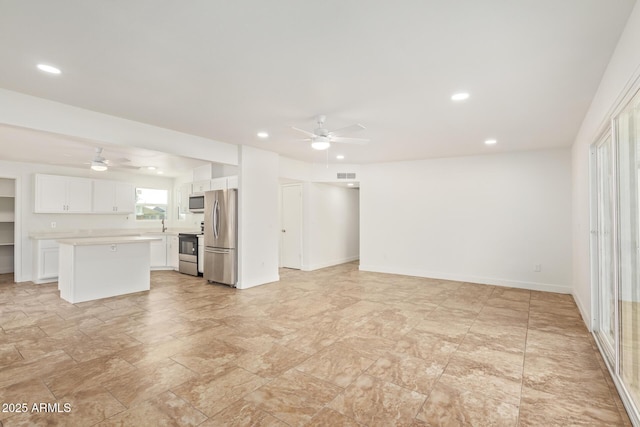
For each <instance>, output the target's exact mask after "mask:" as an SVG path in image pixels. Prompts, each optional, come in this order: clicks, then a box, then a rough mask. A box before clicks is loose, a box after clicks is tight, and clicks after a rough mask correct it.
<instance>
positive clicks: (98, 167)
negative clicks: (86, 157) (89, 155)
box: [87, 147, 140, 172]
mask: <svg viewBox="0 0 640 427" xmlns="http://www.w3.org/2000/svg"><path fill="white" fill-rule="evenodd" d="M102 150H103V149H102V147H96V148H95V155H94V157H93V160H92V161H91V162H90V163H87V164H90V165H91V169H92V170H94V171H97V172H104V171H106V170H107V169H109V168H110V167H113V168H123V169H140V166H134V165H124V164H114V163H113V162H111V161H110V160H107V159H105V158H104V157H103V156H102ZM118 162H120V163H125V162H131V160H129V159H125V158H122V159H118Z"/></svg>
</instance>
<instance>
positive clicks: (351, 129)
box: [329, 123, 365, 136]
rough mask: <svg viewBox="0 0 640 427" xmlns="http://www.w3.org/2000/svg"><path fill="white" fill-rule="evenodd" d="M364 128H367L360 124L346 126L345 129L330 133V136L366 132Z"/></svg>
mask: <svg viewBox="0 0 640 427" xmlns="http://www.w3.org/2000/svg"><path fill="white" fill-rule="evenodd" d="M364 128H365V127H364V126H362V125H361V124H360V123H356V124H355V125H349V126H345V127H343V128H340V129H336V130H334V131H331V132H329V135H331V136H340V135H344V134H345V133H351V132H357V131H359V130H364Z"/></svg>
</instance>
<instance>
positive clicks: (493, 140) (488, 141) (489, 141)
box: [484, 139, 498, 145]
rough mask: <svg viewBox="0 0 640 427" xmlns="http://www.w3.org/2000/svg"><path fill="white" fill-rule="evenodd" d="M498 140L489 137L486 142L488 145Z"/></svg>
mask: <svg viewBox="0 0 640 427" xmlns="http://www.w3.org/2000/svg"><path fill="white" fill-rule="evenodd" d="M496 142H498V141H496V140H495V139H487V140H486V141H485V142H484V143H485V144H487V145H493V144H495V143H496Z"/></svg>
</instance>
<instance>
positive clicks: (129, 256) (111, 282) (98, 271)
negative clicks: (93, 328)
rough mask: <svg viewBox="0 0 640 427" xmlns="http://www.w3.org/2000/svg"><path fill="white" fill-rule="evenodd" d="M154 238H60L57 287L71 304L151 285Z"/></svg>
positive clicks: (128, 292) (131, 291) (146, 287)
mask: <svg viewBox="0 0 640 427" xmlns="http://www.w3.org/2000/svg"><path fill="white" fill-rule="evenodd" d="M156 240H158V239H157V238H154V237H142V236H121V237H95V238H78V239H61V240H58V243H59V244H60V255H59V256H60V259H59V262H60V263H59V272H58V274H59V276H58V289H59V290H60V298H62V299H64V300H66V301H69V302H70V303H73V304H75V303H79V302H83V301H91V300H95V299H100V298H108V297H113V296H117V295H124V294H130V293H134V292H142V291H148V290H149V289H150V288H151V273H150V270H149V266H150V253H151V250H150V244H151V242H153V241H156Z"/></svg>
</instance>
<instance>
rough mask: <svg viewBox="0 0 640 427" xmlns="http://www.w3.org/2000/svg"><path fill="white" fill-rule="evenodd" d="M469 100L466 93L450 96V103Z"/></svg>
mask: <svg viewBox="0 0 640 427" xmlns="http://www.w3.org/2000/svg"><path fill="white" fill-rule="evenodd" d="M468 98H469V94H468V93H467V92H458V93H454V94H453V95H451V100H452V101H464V100H465V99H468Z"/></svg>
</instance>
